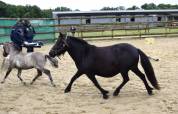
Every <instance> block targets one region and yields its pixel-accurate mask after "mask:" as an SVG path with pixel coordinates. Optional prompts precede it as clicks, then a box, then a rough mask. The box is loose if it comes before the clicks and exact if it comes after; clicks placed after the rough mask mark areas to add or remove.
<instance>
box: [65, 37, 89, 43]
mask: <svg viewBox="0 0 178 114" xmlns="http://www.w3.org/2000/svg"><path fill="white" fill-rule="evenodd" d="M68 38H69V39H70V40H72V41H75V42H77V43H80V44H84V45H88V43H87V42H86V41H85V40H82V39H79V38H76V37H73V36H68Z"/></svg>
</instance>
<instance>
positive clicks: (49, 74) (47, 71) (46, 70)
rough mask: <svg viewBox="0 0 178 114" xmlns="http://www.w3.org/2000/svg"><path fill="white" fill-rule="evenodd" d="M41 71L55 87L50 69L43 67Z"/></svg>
mask: <svg viewBox="0 0 178 114" xmlns="http://www.w3.org/2000/svg"><path fill="white" fill-rule="evenodd" d="M43 72H44V73H45V74H46V75H47V76H48V77H49V79H50V82H51V84H52V86H53V87H56V85H55V84H54V83H53V78H52V77H51V73H50V70H48V69H45V68H44V69H43Z"/></svg>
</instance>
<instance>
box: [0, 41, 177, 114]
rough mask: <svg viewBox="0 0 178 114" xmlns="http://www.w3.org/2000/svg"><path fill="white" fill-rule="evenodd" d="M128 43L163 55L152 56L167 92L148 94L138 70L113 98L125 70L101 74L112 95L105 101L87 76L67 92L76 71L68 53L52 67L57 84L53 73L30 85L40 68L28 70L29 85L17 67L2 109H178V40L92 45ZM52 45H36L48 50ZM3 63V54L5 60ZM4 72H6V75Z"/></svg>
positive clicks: (152, 112)
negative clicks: (51, 77)
mask: <svg viewBox="0 0 178 114" xmlns="http://www.w3.org/2000/svg"><path fill="white" fill-rule="evenodd" d="M121 42H127V43H131V44H133V45H135V46H136V47H138V48H140V49H142V50H143V51H144V52H145V53H146V54H148V55H150V56H152V57H156V58H159V59H160V61H159V62H154V61H152V64H153V67H154V69H155V73H156V76H157V79H158V81H159V83H160V86H161V91H154V94H155V95H153V96H149V95H147V92H146V90H145V87H144V85H143V83H142V81H141V80H140V79H139V78H138V77H137V76H135V75H134V74H133V73H132V72H130V73H129V76H130V81H129V82H128V83H127V84H126V86H124V88H123V89H122V90H121V92H120V95H119V96H118V97H113V96H112V93H113V91H114V89H115V88H116V87H117V86H118V85H119V84H120V83H121V82H122V78H121V76H120V74H119V75H118V76H116V77H113V78H100V77H97V79H98V81H99V83H100V84H101V86H102V87H103V88H105V89H106V90H109V91H110V93H109V95H110V98H109V99H108V100H103V99H102V96H101V94H100V93H99V91H98V90H97V89H96V87H94V85H93V83H92V82H91V81H90V80H89V79H87V78H86V76H85V75H83V76H82V77H80V78H79V79H78V80H77V81H76V82H75V83H74V85H73V88H72V91H71V93H67V94H64V89H65V87H66V86H67V84H68V83H69V81H70V79H71V77H72V76H73V75H74V73H75V72H76V67H75V65H74V62H73V61H72V59H71V58H70V56H69V55H68V54H67V53H66V54H65V55H64V57H61V60H60V63H59V65H60V67H59V68H58V69H54V68H52V67H51V66H50V65H49V64H47V67H48V68H50V69H51V73H52V75H53V79H54V82H55V83H56V85H57V87H56V88H54V87H52V86H51V85H50V83H49V80H48V77H47V76H46V75H43V76H42V77H40V78H39V80H37V81H36V82H35V83H34V85H32V86H31V85H29V83H30V81H31V79H32V78H33V77H34V75H35V74H36V71H35V70H27V71H24V72H23V73H22V78H23V79H24V80H25V81H26V82H27V83H28V85H27V86H23V84H21V83H20V81H19V80H18V78H17V77H16V73H17V71H16V70H15V71H13V72H12V73H11V74H10V76H9V77H8V79H7V80H6V83H5V84H1V85H0V114H178V70H177V68H178V39H177V38H170V39H168V38H163V39H157V40H155V42H154V44H152V45H148V44H146V43H145V40H116V41H95V42H94V41H93V42H90V43H91V44H94V45H97V46H106V45H111V44H116V43H121ZM51 46H52V45H47V46H44V47H42V48H41V49H36V51H40V52H43V53H48V50H49V49H50V47H51ZM0 61H1V62H2V58H1V59H0ZM3 76H4V72H2V73H1V77H0V80H2V78H3Z"/></svg>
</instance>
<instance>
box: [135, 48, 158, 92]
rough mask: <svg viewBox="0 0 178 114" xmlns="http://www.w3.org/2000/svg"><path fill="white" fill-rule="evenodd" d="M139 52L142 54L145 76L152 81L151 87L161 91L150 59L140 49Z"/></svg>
mask: <svg viewBox="0 0 178 114" xmlns="http://www.w3.org/2000/svg"><path fill="white" fill-rule="evenodd" d="M138 52H139V54H140V58H141V65H142V67H143V69H144V71H145V74H146V76H147V78H148V80H149V81H150V83H151V85H152V86H153V87H154V88H155V89H158V90H159V89H160V87H159V84H158V82H157V79H156V77H155V73H154V70H153V67H152V65H151V63H150V61H149V58H148V57H147V55H146V54H145V53H144V52H143V51H141V50H140V49H138Z"/></svg>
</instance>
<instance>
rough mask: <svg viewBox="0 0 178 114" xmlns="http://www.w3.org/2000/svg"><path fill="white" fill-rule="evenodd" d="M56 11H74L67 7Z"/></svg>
mask: <svg viewBox="0 0 178 114" xmlns="http://www.w3.org/2000/svg"><path fill="white" fill-rule="evenodd" d="M54 11H72V10H71V9H70V8H67V7H57V8H55V9H54Z"/></svg>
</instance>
